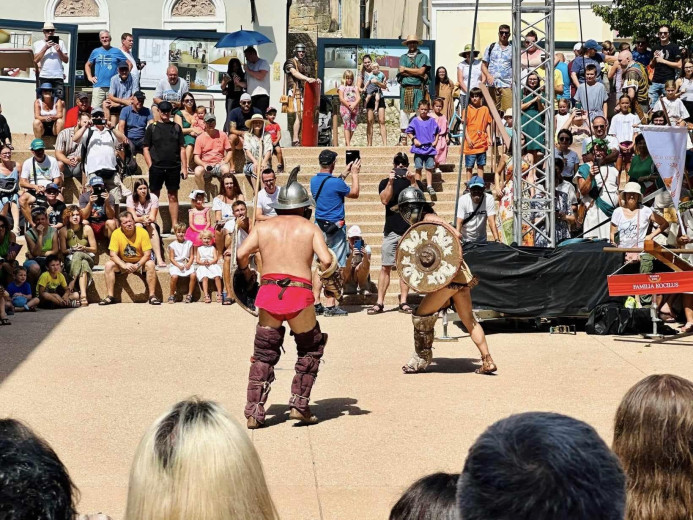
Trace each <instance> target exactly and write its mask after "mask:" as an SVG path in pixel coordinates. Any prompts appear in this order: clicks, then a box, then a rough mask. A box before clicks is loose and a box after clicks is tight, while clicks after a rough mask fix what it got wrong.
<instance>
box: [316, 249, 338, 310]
mask: <svg viewBox="0 0 693 520" xmlns="http://www.w3.org/2000/svg"><path fill="white" fill-rule="evenodd" d="M330 255H331V256H332V263H331V264H330V266H329V267H328V268H327V269H325V270H324V271H321V270H320V269H319V268H318V276H320V279H321V280H322V283H323V289H324V291H325V295H326V296H332V297H334V298H336V299H337V300H339V299H340V298H341V297H342V285H343V281H342V272H341V271H340V269H339V263H338V262H337V255H336V254H335V253H334V251H332V250H331V249H330Z"/></svg>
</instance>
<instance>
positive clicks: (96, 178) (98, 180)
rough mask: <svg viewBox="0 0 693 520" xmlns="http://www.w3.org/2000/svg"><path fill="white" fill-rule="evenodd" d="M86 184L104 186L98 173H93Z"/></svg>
mask: <svg viewBox="0 0 693 520" xmlns="http://www.w3.org/2000/svg"><path fill="white" fill-rule="evenodd" d="M87 184H88V185H89V186H104V182H103V179H102V178H101V177H99V176H98V175H94V176H93V177H92V178H91V179H89V182H88V183H87Z"/></svg>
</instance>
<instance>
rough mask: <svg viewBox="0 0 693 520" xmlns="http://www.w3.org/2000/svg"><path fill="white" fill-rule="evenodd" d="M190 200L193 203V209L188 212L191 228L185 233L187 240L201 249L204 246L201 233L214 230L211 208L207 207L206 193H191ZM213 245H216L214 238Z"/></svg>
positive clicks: (198, 191)
mask: <svg viewBox="0 0 693 520" xmlns="http://www.w3.org/2000/svg"><path fill="white" fill-rule="evenodd" d="M190 200H192V201H193V207H192V208H190V209H189V210H188V222H189V224H190V227H189V228H188V230H187V231H186V232H185V238H186V239H187V240H190V241H191V242H192V243H193V245H194V246H195V247H199V246H201V245H202V241H201V240H200V233H202V232H203V231H207V230H209V231H213V230H214V228H213V227H212V212H211V210H210V208H208V207H205V192H204V191H202V190H193V191H192V192H190ZM212 236H213V235H212ZM212 243H214V238H212Z"/></svg>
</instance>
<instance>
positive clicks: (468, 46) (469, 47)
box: [459, 43, 479, 58]
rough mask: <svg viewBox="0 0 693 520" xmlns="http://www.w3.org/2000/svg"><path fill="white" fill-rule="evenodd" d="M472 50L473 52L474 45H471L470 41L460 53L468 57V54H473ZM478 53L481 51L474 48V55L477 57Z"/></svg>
mask: <svg viewBox="0 0 693 520" xmlns="http://www.w3.org/2000/svg"><path fill="white" fill-rule="evenodd" d="M471 52H472V46H471V44H469V43H468V44H467V45H465V46H464V50H463V51H462V52H460V54H459V55H460V56H462V57H463V58H466V57H467V56H469V54H471ZM478 55H479V51H478V50H476V49H474V57H475V58H476V57H477V56H478Z"/></svg>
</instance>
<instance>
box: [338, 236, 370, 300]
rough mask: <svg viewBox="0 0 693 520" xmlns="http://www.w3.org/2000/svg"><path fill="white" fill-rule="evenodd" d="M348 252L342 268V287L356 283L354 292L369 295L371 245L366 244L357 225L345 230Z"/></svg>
mask: <svg viewBox="0 0 693 520" xmlns="http://www.w3.org/2000/svg"><path fill="white" fill-rule="evenodd" d="M347 244H348V245H349V253H348V256H347V262H346V267H345V268H344V287H345V290H346V288H347V284H349V283H351V284H355V285H356V288H355V289H356V293H358V294H363V295H369V294H370V292H369V290H368V289H369V287H370V285H371V280H370V272H371V246H369V245H367V244H366V241H365V240H364V238H363V232H362V231H361V228H360V227H359V226H351V227H350V228H349V231H347Z"/></svg>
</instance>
